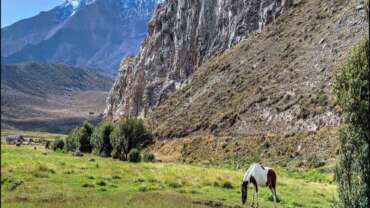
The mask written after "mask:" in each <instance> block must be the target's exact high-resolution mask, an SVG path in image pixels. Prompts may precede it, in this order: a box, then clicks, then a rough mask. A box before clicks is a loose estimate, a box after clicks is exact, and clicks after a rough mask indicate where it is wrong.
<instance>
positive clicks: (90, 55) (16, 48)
mask: <svg viewBox="0 0 370 208" xmlns="http://www.w3.org/2000/svg"><path fill="white" fill-rule="evenodd" d="M156 4H157V1H156V0H127V1H116V0H77V1H76V0H74V1H71V0H66V1H65V3H63V4H62V5H60V6H57V7H55V8H54V9H52V10H50V11H45V12H41V13H40V14H38V15H36V16H34V17H31V18H28V19H24V20H21V21H19V22H16V23H15V24H13V25H10V26H8V27H5V28H2V29H1V34H2V35H1V43H2V44H1V46H2V47H1V56H2V57H1V59H2V63H7V64H10V63H21V62H27V61H35V62H43V63H51V64H68V65H74V66H79V67H89V68H97V69H100V70H101V72H106V73H109V74H113V73H115V72H116V69H117V67H118V65H119V63H120V61H121V59H122V58H123V57H126V56H129V55H134V54H136V53H137V50H138V48H139V45H140V43H141V42H142V40H143V38H144V37H145V35H146V33H147V24H148V21H149V19H150V17H151V15H152V12H153V10H154V9H155V7H156Z"/></svg>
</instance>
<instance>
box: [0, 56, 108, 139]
mask: <svg viewBox="0 0 370 208" xmlns="http://www.w3.org/2000/svg"><path fill="white" fill-rule="evenodd" d="M111 84H112V79H111V78H109V77H106V76H104V75H101V74H99V73H96V72H93V71H91V70H87V69H81V68H77V67H72V66H66V65H60V64H40V63H23V64H13V65H2V66H1V126H2V128H16V129H23V130H43V131H51V132H58V133H66V132H67V131H69V130H70V129H71V128H74V127H75V126H76V125H79V124H81V123H82V122H83V121H84V120H90V121H92V122H94V123H96V122H98V121H100V120H101V116H100V114H101V113H102V111H103V108H104V104H105V96H107V93H108V90H109V89H110V87H111Z"/></svg>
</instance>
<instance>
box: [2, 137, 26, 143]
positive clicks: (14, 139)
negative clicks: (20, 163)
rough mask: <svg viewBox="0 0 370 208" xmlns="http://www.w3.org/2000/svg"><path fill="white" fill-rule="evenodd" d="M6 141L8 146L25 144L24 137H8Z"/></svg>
mask: <svg viewBox="0 0 370 208" xmlns="http://www.w3.org/2000/svg"><path fill="white" fill-rule="evenodd" d="M5 141H6V143H7V144H12V145H16V144H22V143H23V142H24V138H23V136H20V135H9V136H6V138H5Z"/></svg>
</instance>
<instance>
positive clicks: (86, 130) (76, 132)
mask: <svg viewBox="0 0 370 208" xmlns="http://www.w3.org/2000/svg"><path fill="white" fill-rule="evenodd" d="M93 131H94V127H93V126H92V125H91V124H90V123H89V122H84V123H83V124H82V126H81V127H79V128H75V129H73V130H72V131H71V132H70V134H69V135H68V137H67V139H66V150H67V151H72V152H75V151H77V150H79V151H80V152H86V153H90V152H91V151H92V145H91V135H92V133H93Z"/></svg>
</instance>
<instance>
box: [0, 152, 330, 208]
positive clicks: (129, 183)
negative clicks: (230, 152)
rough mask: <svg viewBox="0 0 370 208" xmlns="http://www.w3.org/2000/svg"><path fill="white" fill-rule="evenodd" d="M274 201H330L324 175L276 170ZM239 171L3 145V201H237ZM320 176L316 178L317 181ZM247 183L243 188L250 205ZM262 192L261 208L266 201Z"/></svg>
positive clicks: (290, 203)
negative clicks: (133, 160)
mask: <svg viewBox="0 0 370 208" xmlns="http://www.w3.org/2000/svg"><path fill="white" fill-rule="evenodd" d="M277 173H278V184H277V192H278V196H279V199H280V202H279V203H278V207H329V206H330V202H331V200H332V199H333V197H334V195H335V185H333V184H330V180H331V178H332V176H331V175H330V174H324V173H316V172H315V171H312V172H303V173H302V174H300V172H289V171H287V170H285V169H282V168H278V169H277ZM243 174H244V171H242V170H238V171H236V170H231V169H223V168H212V167H204V166H196V165H185V164H174V163H137V164H134V163H128V162H122V161H117V160H114V159H112V158H102V157H97V156H93V155H84V156H83V157H74V156H72V155H71V154H68V153H62V152H52V151H49V150H45V149H44V148H43V147H41V146H39V147H37V149H34V148H33V147H31V146H21V147H16V146H9V145H2V146H1V205H2V207H71V208H75V207H107V208H108V207H109V208H114V207H138V208H140V207H143V208H144V207H158V208H161V207H241V203H240V183H241V180H242V176H243ZM318 181H320V182H318ZM251 194H252V189H251V188H250V189H249V192H248V195H249V196H248V204H249V202H250V200H251ZM271 200H272V198H271V194H270V192H269V191H268V190H267V189H266V188H262V189H261V191H260V200H259V201H260V205H261V206H260V207H272V202H271Z"/></svg>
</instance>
